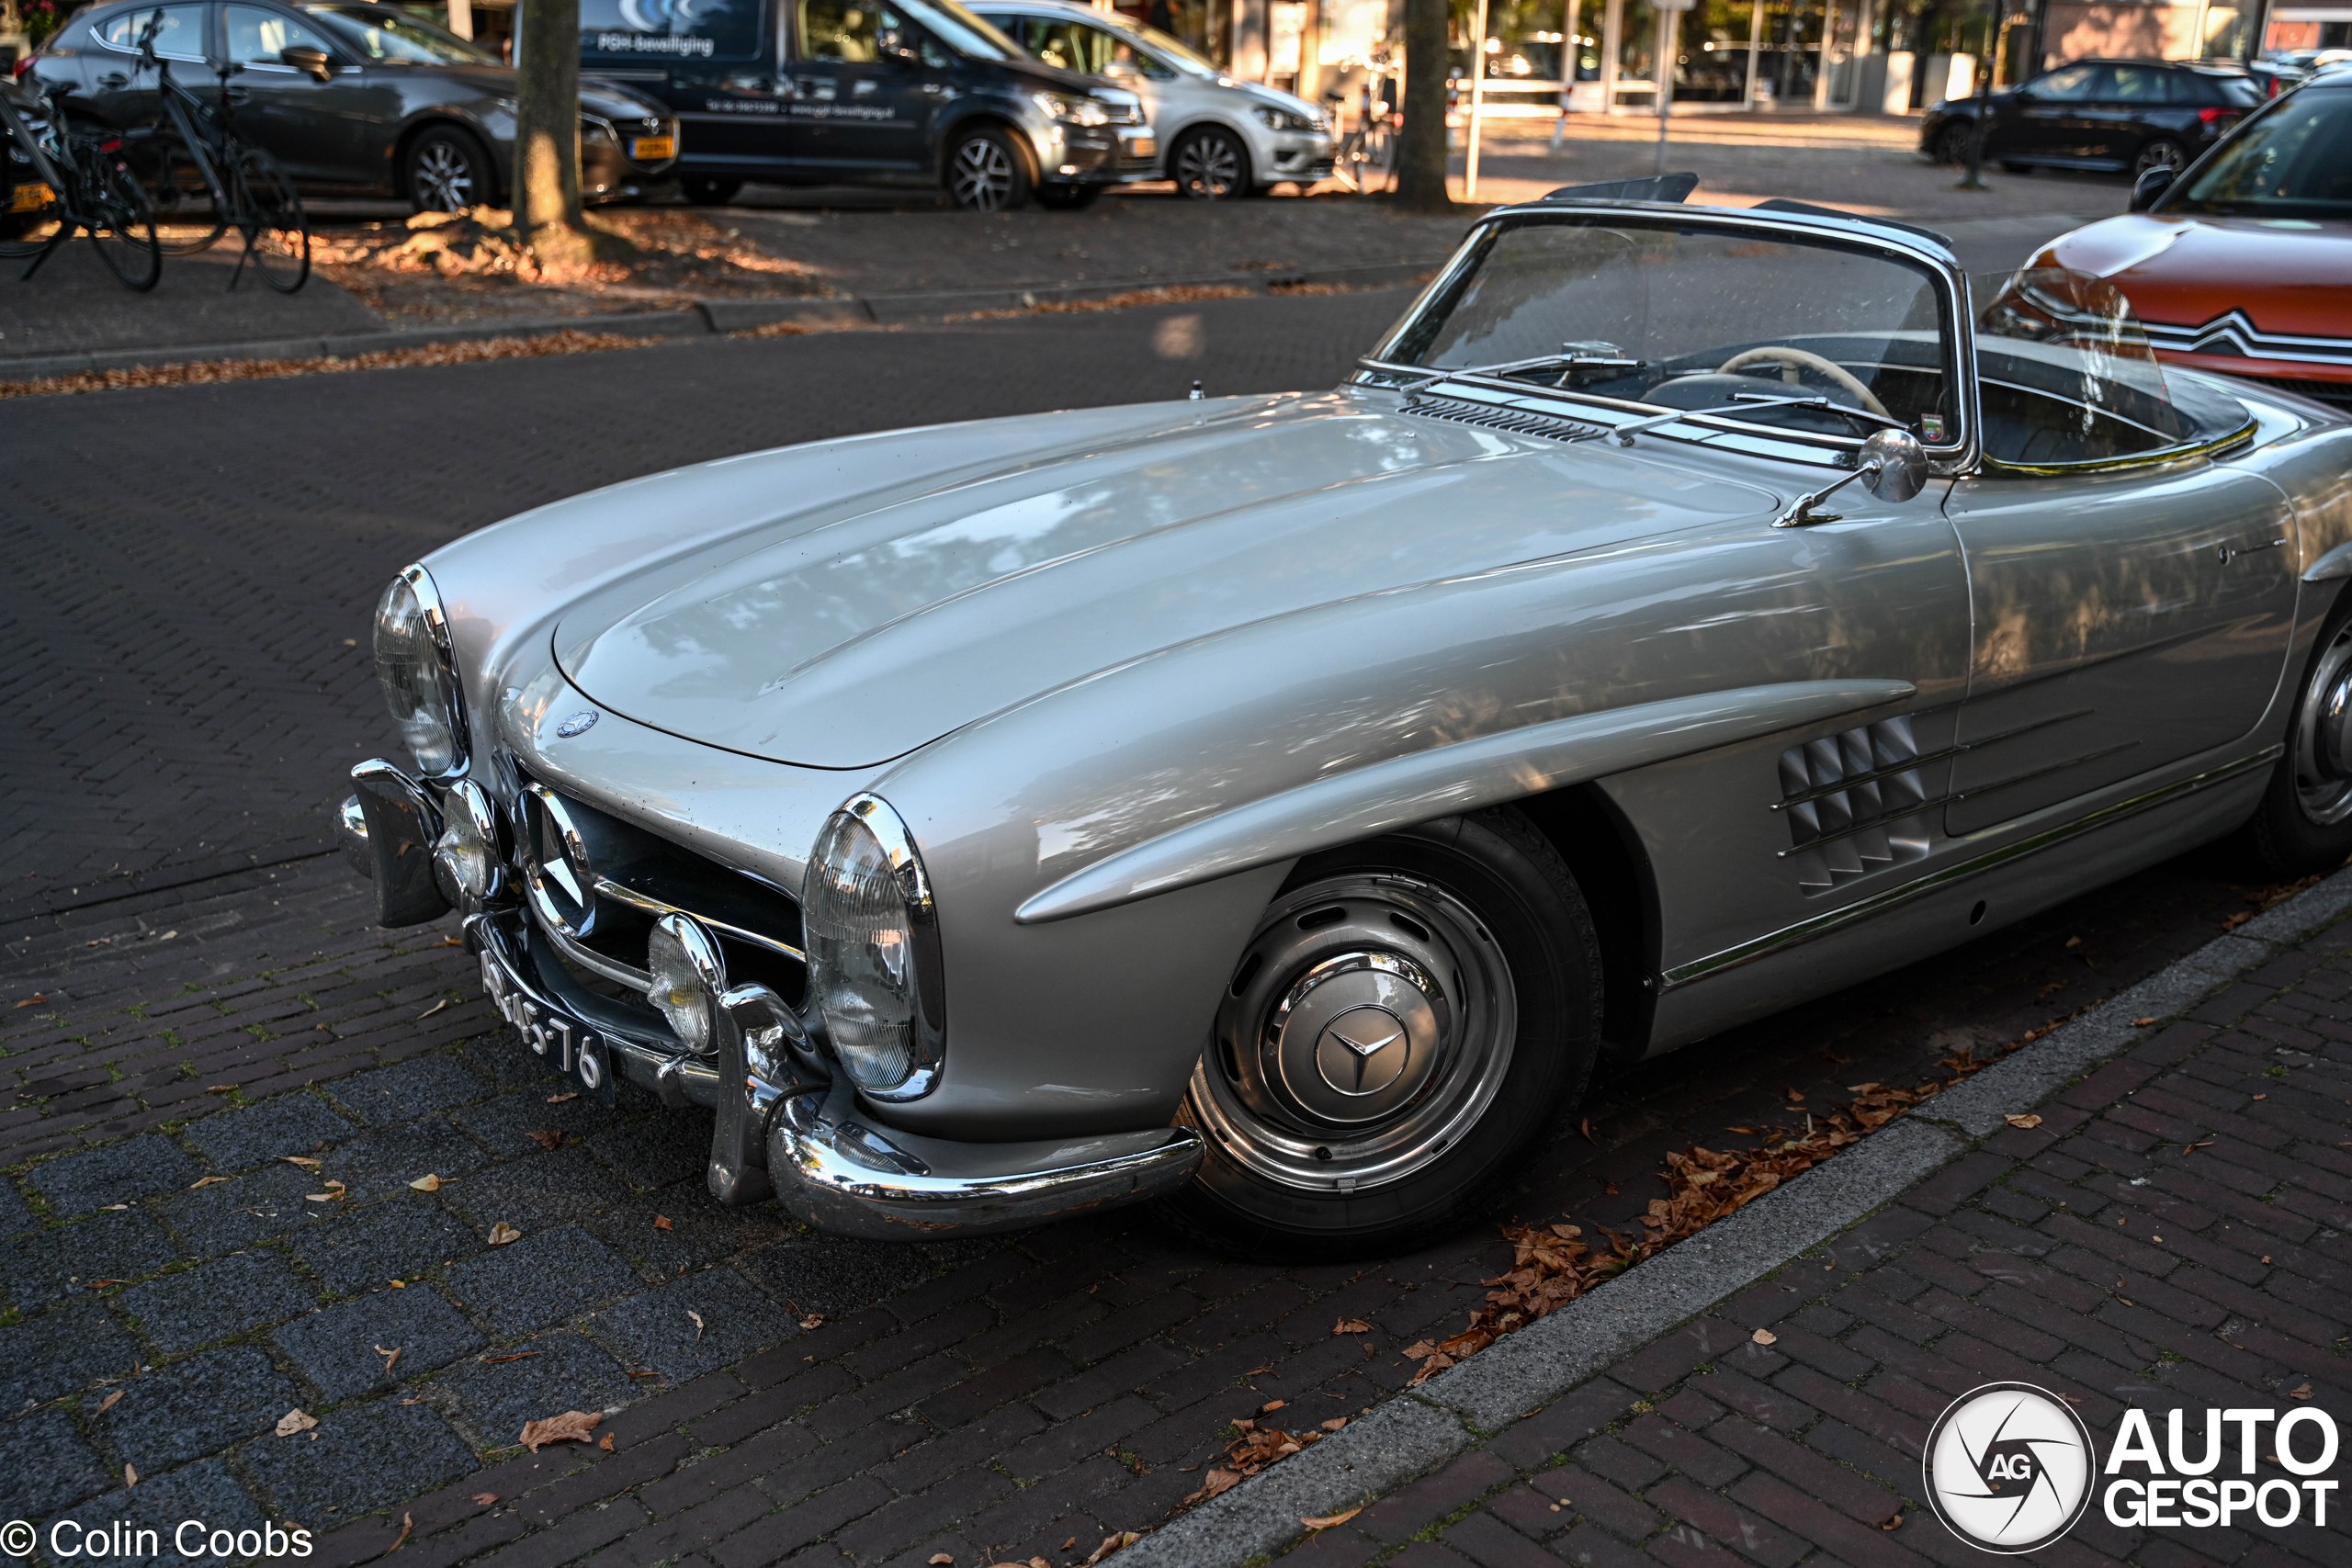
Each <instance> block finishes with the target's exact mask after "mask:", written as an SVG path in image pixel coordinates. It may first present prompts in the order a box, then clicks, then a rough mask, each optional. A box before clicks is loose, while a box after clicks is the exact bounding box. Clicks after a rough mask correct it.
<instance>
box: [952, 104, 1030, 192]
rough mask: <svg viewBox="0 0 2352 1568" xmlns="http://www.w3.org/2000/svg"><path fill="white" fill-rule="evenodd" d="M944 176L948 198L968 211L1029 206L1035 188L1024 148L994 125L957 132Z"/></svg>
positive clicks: (979, 126)
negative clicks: (1016, 144) (1022, 152)
mask: <svg viewBox="0 0 2352 1568" xmlns="http://www.w3.org/2000/svg"><path fill="white" fill-rule="evenodd" d="M944 179H945V181H946V185H947V198H948V199H949V200H950V201H953V202H954V203H955V204H956V206H958V207H960V208H962V209H964V210H965V211H967V212H1010V211H1012V209H1014V208H1017V207H1022V206H1025V205H1027V203H1028V200H1029V196H1030V193H1031V192H1032V191H1033V190H1035V188H1036V182H1035V180H1033V179H1032V178H1031V177H1030V175H1029V161H1028V160H1027V159H1026V158H1024V157H1023V156H1022V154H1021V149H1020V148H1018V147H1016V146H1014V145H1013V142H1012V137H1010V136H1007V135H1006V134H1005V133H1004V132H1003V131H1001V130H998V129H997V128H996V127H995V126H992V125H978V126H973V127H972V128H970V129H969V130H961V131H958V132H956V138H955V140H954V141H952V142H951V143H949V145H948V149H947V159H946V170H945V174H944Z"/></svg>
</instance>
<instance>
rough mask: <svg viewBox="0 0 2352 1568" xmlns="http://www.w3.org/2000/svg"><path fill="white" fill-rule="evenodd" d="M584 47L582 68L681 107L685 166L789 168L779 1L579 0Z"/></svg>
mask: <svg viewBox="0 0 2352 1568" xmlns="http://www.w3.org/2000/svg"><path fill="white" fill-rule="evenodd" d="M580 48H581V54H582V63H581V68H582V70H583V71H585V72H589V73H594V74H595V75H598V76H602V77H605V78H608V79H610V80H613V81H616V82H626V83H628V85H630V86H632V87H637V88H639V89H641V90H644V91H647V92H650V93H652V94H653V95H654V96H657V97H659V98H661V99H662V101H663V102H664V103H666V104H668V105H669V106H670V107H671V108H672V109H673V111H675V113H676V114H677V117H678V119H679V121H680V124H681V133H680V140H679V151H680V152H681V153H682V154H683V156H684V159H685V162H686V165H687V166H688V167H690V168H699V169H708V168H712V167H713V166H718V167H723V168H725V169H727V170H729V171H730V172H733V173H737V174H744V175H752V176H753V177H755V178H756V177H757V176H758V175H761V174H763V173H769V172H774V173H775V174H777V175H783V174H784V173H786V171H787V170H788V168H789V165H790V164H791V153H790V150H789V147H788V142H789V141H790V133H789V132H788V130H786V124H785V122H786V118H788V116H789V113H790V103H791V98H792V85H791V82H790V80H789V78H788V77H787V76H786V73H785V70H784V54H785V50H784V39H783V10H782V7H781V6H780V5H779V4H778V0H696V3H695V5H694V6H691V7H688V6H667V7H662V6H645V5H640V4H639V3H638V0H582V4H581V12H580Z"/></svg>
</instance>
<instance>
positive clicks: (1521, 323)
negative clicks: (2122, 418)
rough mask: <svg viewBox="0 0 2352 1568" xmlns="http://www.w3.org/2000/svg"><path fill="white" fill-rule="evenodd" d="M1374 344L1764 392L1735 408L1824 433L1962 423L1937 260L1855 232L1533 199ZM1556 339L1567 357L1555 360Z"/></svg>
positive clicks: (1694, 395) (1553, 373)
mask: <svg viewBox="0 0 2352 1568" xmlns="http://www.w3.org/2000/svg"><path fill="white" fill-rule="evenodd" d="M1467 256H1468V265H1466V266H1462V267H1460V268H1458V269H1457V270H1456V271H1455V272H1454V273H1453V275H1452V276H1449V277H1448V278H1447V279H1446V280H1445V281H1444V282H1442V283H1441V284H1440V285H1439V286H1438V288H1437V289H1436V290H1434V291H1433V292H1432V293H1431V294H1430V296H1429V297H1427V298H1426V299H1425V300H1424V302H1423V303H1422V305H1421V306H1420V307H1419V309H1418V310H1416V311H1415V312H1414V313H1413V314H1412V315H1410V316H1408V318H1407V319H1406V321H1404V322H1403V323H1402V324H1401V325H1400V326H1399V327H1398V328H1397V330H1396V331H1395V332H1393V333H1391V334H1390V335H1389V338H1388V340H1387V341H1386V342H1385V343H1384V344H1382V345H1381V347H1380V348H1379V349H1377V350H1376V351H1374V355H1373V357H1374V358H1375V359H1378V360H1381V361H1384V362H1386V363H1389V364H1394V365H1404V366H1418V367H1427V368H1429V369H1430V370H1439V369H1451V368H1468V367H1477V366H1492V365H1498V364H1503V363H1506V362H1510V361H1514V360H1523V359H1535V358H1539V357H1548V358H1549V359H1550V361H1551V363H1550V364H1549V365H1548V367H1533V368H1530V369H1526V370H1521V371H1516V372H1511V373H1510V374H1513V375H1515V376H1516V377H1517V378H1521V379H1526V380H1529V381H1531V382H1534V383H1540V384H1542V385H1544V386H1557V387H1561V388H1563V389H1568V390H1572V391H1577V392H1581V393H1586V394H1589V395H1593V396H1598V397H1603V398H1611V399H1621V400H1630V401H1634V402H1641V403H1648V404H1655V405H1657V406H1659V407H1664V408H1677V409H1692V410H1696V409H1717V408H1723V407H1725V406H1727V405H1733V404H1736V403H1742V402H1746V403H1753V402H1754V400H1755V399H1756V398H1757V397H1758V395H1765V396H1788V397H1802V398H1805V399H1807V400H1815V399H1824V398H1826V400H1828V402H1830V403H1831V404H1834V405H1837V406H1838V407H1842V408H1848V409H1853V410H1859V411H1861V412H1863V413H1864V414H1867V415H1871V416H1876V417H1875V418H1872V419H1870V420H1867V421H1865V420H1862V419H1858V418H1848V417H1843V416H1840V415H1838V413H1836V412H1834V411H1833V410H1832V409H1829V408H1824V407H1820V406H1818V405H1817V404H1816V406H1814V407H1787V406H1783V407H1777V408H1760V407H1758V408H1756V409H1754V410H1753V412H1746V413H1743V414H1741V415H1740V416H1739V417H1741V418H1743V419H1747V420H1750V421H1753V422H1755V423H1768V424H1772V425H1776V426H1779V427H1781V428H1783V429H1792V430H1802V431H1806V432H1810V433H1813V434H1825V435H1830V434H1834V435H1859V434H1864V433H1866V432H1867V431H1868V430H1869V429H1871V428H1874V427H1875V426H1876V425H1878V424H1882V423H1900V424H1903V425H1905V426H1907V427H1908V428H1910V429H1911V430H1912V431H1914V432H1915V433H1916V434H1917V435H1918V436H1919V438H1920V439H1921V440H1922V441H1923V442H1925V443H1926V444H1928V446H1942V445H1947V444H1952V443H1956V442H1957V441H1958V439H1959V434H1960V433H1959V430H1958V423H1957V407H1958V404H1957V400H1955V399H1954V398H1953V397H1952V396H1951V354H1952V346H1951V342H1950V338H1949V333H1948V332H1947V330H1946V327H1945V324H1944V321H1943V308H1942V305H1941V296H1940V294H1939V290H1938V288H1937V286H1936V282H1935V277H1934V275H1933V274H1932V273H1931V272H1930V271H1929V269H1928V267H1927V266H1925V265H1920V264H1918V263H1916V262H1911V261H1907V260H1903V259H1900V258H1897V257H1894V256H1889V255H1886V254H1882V253H1879V252H1876V251H1872V250H1870V249H1867V248H1865V247H1863V246H1860V245H1855V244H1848V243H1838V242H1835V241H1830V240H1826V239H1815V238H1814V237H1812V236H1810V235H1795V234H1790V233H1787V232H1785V231H1783V232H1778V233H1768V232H1764V231H1759V230H1757V229H1745V228H1724V229H1718V228H1715V227H1713V226H1702V225H1700V224H1696V223H1684V222H1679V221H1677V220H1673V219H1670V218H1656V219H1653V218H1647V217H1641V216H1634V215H1631V214H1625V215H1619V214H1611V215H1609V216H1607V217H1600V216H1592V215H1571V214H1566V213H1564V214H1561V215H1559V216H1557V217H1554V216H1550V215H1543V214H1527V215H1523V216H1514V217H1510V218H1506V219H1503V220H1500V221H1498V222H1496V223H1491V224H1488V225H1487V226H1485V227H1484V228H1482V229H1480V230H1479V231H1476V233H1475V234H1474V235H1473V237H1472V238H1471V240H1470V241H1469V242H1468V244H1467ZM1563 355H1574V356H1576V359H1575V362H1574V363H1570V364H1568V365H1567V366H1566V367H1565V368H1563V366H1562V363H1561V360H1562V356H1563Z"/></svg>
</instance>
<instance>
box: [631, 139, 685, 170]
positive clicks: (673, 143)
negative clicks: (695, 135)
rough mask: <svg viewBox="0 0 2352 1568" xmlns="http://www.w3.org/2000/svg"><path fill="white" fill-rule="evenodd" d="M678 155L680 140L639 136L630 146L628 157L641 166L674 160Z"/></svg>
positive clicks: (632, 140)
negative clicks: (657, 161) (662, 159)
mask: <svg viewBox="0 0 2352 1568" xmlns="http://www.w3.org/2000/svg"><path fill="white" fill-rule="evenodd" d="M677 153H678V139H677V138H676V137H674V136H639V137H634V138H632V139H631V140H630V141H629V144H628V155H629V156H630V157H632V158H634V159H636V160H637V161H638V162H639V163H640V164H650V163H652V162H654V161H655V160H656V159H661V158H674V157H676V156H677Z"/></svg>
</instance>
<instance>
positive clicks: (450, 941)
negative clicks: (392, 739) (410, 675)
mask: <svg viewBox="0 0 2352 1568" xmlns="http://www.w3.org/2000/svg"><path fill="white" fill-rule="evenodd" d="M347 646H350V647H355V648H356V647H357V646H358V645H357V644H356V643H353V644H349V645H347ZM433 945H434V946H435V947H463V946H465V945H466V944H465V943H464V942H460V941H458V939H457V938H456V937H453V936H445V937H443V938H442V939H441V940H440V941H439V942H435V943H434V944H433Z"/></svg>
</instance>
